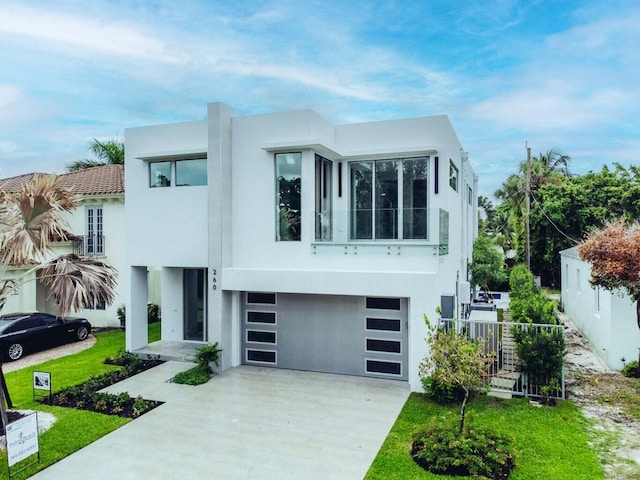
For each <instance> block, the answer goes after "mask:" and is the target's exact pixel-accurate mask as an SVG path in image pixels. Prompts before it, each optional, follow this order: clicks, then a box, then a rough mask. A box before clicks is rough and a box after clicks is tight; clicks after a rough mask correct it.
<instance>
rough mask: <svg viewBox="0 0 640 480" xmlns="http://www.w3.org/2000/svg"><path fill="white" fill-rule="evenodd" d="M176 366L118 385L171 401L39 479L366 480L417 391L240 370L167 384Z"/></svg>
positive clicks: (385, 383) (392, 384)
mask: <svg viewBox="0 0 640 480" xmlns="http://www.w3.org/2000/svg"><path fill="white" fill-rule="evenodd" d="M190 366H191V365H190V364H185V363H180V362H167V363H165V364H163V365H161V366H159V367H156V368H153V369H151V370H148V371H147V372H143V373H142V374H139V375H136V376H135V377H133V378H130V379H127V380H125V381H124V382H121V383H119V384H117V385H114V386H112V387H109V389H108V390H110V391H113V392H121V391H128V392H129V393H130V394H131V395H137V394H141V395H142V396H143V397H145V398H148V399H154V400H163V401H165V402H166V403H165V404H164V405H162V406H161V407H158V408H156V409H155V410H153V411H151V412H149V413H147V414H145V415H143V416H142V417H140V418H139V419H137V420H134V421H133V422H131V423H129V424H127V425H125V426H124V427H122V428H120V429H118V430H117V431H115V432H112V433H111V434H109V435H107V436H105V437H103V438H101V439H100V440H98V441H96V442H94V443H93V444H91V445H89V446H87V447H85V448H83V449H82V450H80V451H78V452H76V453H74V454H73V455H70V456H69V457H67V458H65V459H63V460H62V461H60V462H58V463H57V464H55V465H52V466H51V467H49V468H47V469H46V470H43V471H42V472H40V473H39V474H37V475H36V476H34V477H33V478H37V479H65V480H73V479H86V478H92V479H109V480H111V479H119V480H123V479H141V478H161V479H176V480H177V479H180V480H183V479H202V478H220V479H279V480H280V479H303V478H304V479H362V478H363V476H364V475H365V473H366V472H367V470H368V468H369V466H370V465H371V462H372V461H373V459H374V457H375V455H376V453H377V452H378V450H379V448H380V446H381V445H382V442H383V441H384V439H385V438H386V435H387V433H388V432H389V430H390V428H391V426H392V425H393V422H394V421H395V419H396V417H397V415H398V413H399V412H400V409H401V408H402V406H403V405H404V402H405V400H406V399H407V396H408V394H409V387H408V385H407V384H406V383H404V382H397V381H393V380H382V379H381V380H378V379H373V378H362V377H350V376H343V375H331V374H322V373H313V372H300V371H292V370H279V369H271V368H260V367H246V366H241V367H236V368H233V369H230V370H227V371H225V372H223V373H222V374H220V375H218V376H216V377H215V378H213V379H212V380H211V381H210V382H208V383H207V384H205V385H200V386H197V387H190V386H185V385H175V384H171V383H166V380H168V379H169V378H171V377H172V376H173V375H174V374H175V373H177V372H178V371H180V370H184V369H186V368H189V367H190Z"/></svg>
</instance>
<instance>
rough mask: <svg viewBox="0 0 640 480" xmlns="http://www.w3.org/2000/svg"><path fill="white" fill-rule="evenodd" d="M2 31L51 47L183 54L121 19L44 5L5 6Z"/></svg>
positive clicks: (166, 56) (168, 58)
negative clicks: (71, 12) (77, 13)
mask: <svg viewBox="0 0 640 480" xmlns="http://www.w3.org/2000/svg"><path fill="white" fill-rule="evenodd" d="M0 34H4V35H18V36H21V37H27V38H31V39H34V40H39V41H43V42H46V43H47V46H48V48H56V47H57V48H63V47H66V48H68V47H71V48H73V49H78V50H80V51H94V52H100V53H103V54H108V55H115V56H124V57H141V58H149V59H154V60H161V61H164V62H170V63H182V62H184V61H185V58H184V57H183V56H177V55H175V54H174V53H170V52H167V50H166V48H165V45H164V43H163V42H162V41H160V40H159V39H157V38H154V37H152V36H149V35H146V34H144V33H143V32H141V31H138V30H137V29H136V28H134V27H133V26H131V25H127V24H126V23H122V22H112V21H105V20H103V21H97V20H94V19H93V18H87V17H82V16H80V15H70V14H66V13H58V12H54V11H46V10H45V9H44V8H38V9H32V8H28V7H23V6H21V5H10V6H7V7H3V11H2V15H0Z"/></svg>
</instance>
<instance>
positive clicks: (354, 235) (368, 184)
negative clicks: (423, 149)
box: [347, 155, 431, 242]
mask: <svg viewBox="0 0 640 480" xmlns="http://www.w3.org/2000/svg"><path fill="white" fill-rule="evenodd" d="M419 162H423V163H422V164H420V163H419ZM385 163H386V164H390V165H392V164H395V165H394V166H393V167H392V168H391V171H383V170H385V169H383V168H382V166H383V165H384V164H385ZM412 163H413V164H415V165H417V168H419V169H420V168H421V169H422V172H421V173H420V174H418V175H416V174H415V173H416V170H415V169H416V167H414V172H413V174H409V172H408V169H409V167H410V165H411V164H412ZM347 164H348V170H349V203H348V205H349V207H348V208H349V241H350V242H354V241H356V242H357V241H367V242H368V241H374V242H396V241H401V242H407V241H416V242H425V241H428V240H429V236H430V228H429V221H430V213H429V208H430V206H431V195H430V193H431V192H430V189H429V177H430V171H429V170H430V166H431V155H420V156H416V157H392V158H383V159H363V160H353V161H350V162H348V163H347ZM386 170H388V169H386ZM358 172H360V178H359V179H358V178H357V175H358ZM389 174H390V175H389ZM409 181H414V182H420V183H422V184H423V188H420V189H419V190H418V193H421V195H418V196H417V199H416V200H414V198H416V195H415V194H414V195H409V193H411V186H410V184H409V183H408V182H409ZM383 197H384V198H383ZM387 197H388V198H387ZM420 197H422V198H423V203H424V205H420V204H416V203H412V202H420ZM384 199H387V200H388V201H387V203H389V204H390V206H387V207H383V206H381V205H382V204H380V202H381V201H382V200H384ZM416 205H417V206H416ZM419 210H424V215H423V216H422V215H420V214H418V215H417V216H416V217H415V220H413V218H414V213H415V211H419ZM389 216H391V217H392V219H391V224H389V222H388V221H385V219H388V218H389ZM416 221H417V222H419V225H418V228H415V227H412V225H414V226H415V222H416ZM407 222H410V223H411V224H408V223H407ZM420 227H422V228H420ZM420 230H423V231H424V233H422V234H421V233H420ZM414 231H417V233H413V232H414Z"/></svg>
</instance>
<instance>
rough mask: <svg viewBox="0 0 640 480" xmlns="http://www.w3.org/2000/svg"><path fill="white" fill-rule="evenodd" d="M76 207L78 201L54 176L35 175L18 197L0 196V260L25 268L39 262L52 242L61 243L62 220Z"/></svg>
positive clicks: (63, 237)
mask: <svg viewBox="0 0 640 480" xmlns="http://www.w3.org/2000/svg"><path fill="white" fill-rule="evenodd" d="M78 205H79V203H78V198H77V197H76V195H75V194H74V193H73V192H72V191H71V190H69V189H67V188H64V187H62V186H61V185H60V180H59V179H58V178H57V177H55V176H54V175H37V176H35V177H34V178H33V179H32V180H30V181H29V182H28V183H27V184H25V185H24V187H23V188H22V190H21V191H20V192H18V193H6V192H3V193H2V194H1V196H0V259H1V260H2V263H4V264H11V265H25V264H29V263H32V262H34V261H38V260H41V259H42V258H43V256H44V254H45V253H46V252H47V251H48V250H49V243H50V242H51V240H52V239H65V238H66V235H67V232H66V229H68V225H67V222H66V221H65V220H64V218H63V214H64V213H65V212H70V211H72V210H73V209H75V208H76V207H77V206H78Z"/></svg>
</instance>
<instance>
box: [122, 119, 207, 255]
mask: <svg viewBox="0 0 640 480" xmlns="http://www.w3.org/2000/svg"><path fill="white" fill-rule="evenodd" d="M125 138H126V145H127V146H126V175H125V182H126V192H127V205H126V244H127V256H128V263H129V264H130V265H162V266H184V267H206V266H207V215H208V208H207V186H192V187H176V186H175V180H173V179H172V180H173V181H172V186H170V187H163V188H150V187H149V164H148V161H147V160H149V159H150V158H151V159H153V158H155V159H156V160H164V159H172V158H176V156H178V158H179V155H181V154H182V155H184V154H190V153H191V154H196V153H203V152H205V153H206V151H207V122H188V123H179V124H171V125H159V126H154V127H140V128H129V129H126V131H125ZM141 157H144V160H143V159H141Z"/></svg>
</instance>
